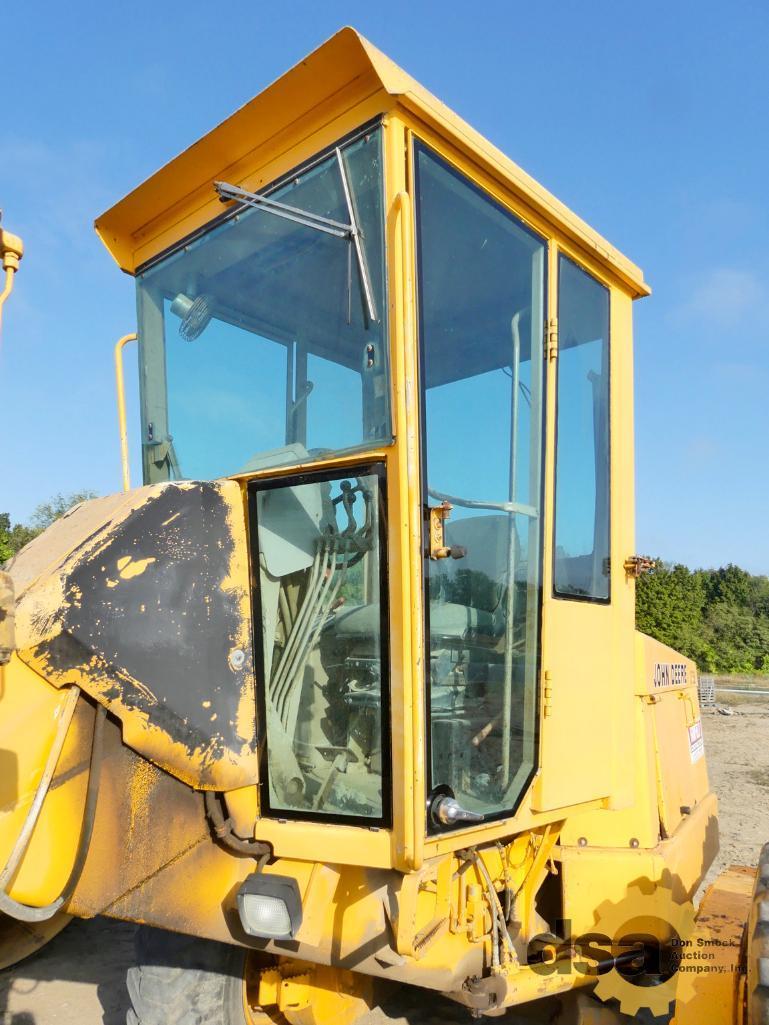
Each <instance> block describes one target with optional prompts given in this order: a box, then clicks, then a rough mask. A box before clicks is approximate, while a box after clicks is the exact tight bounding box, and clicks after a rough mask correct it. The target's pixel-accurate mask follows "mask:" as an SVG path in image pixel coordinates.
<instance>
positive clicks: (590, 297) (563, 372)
mask: <svg viewBox="0 0 769 1025" xmlns="http://www.w3.org/2000/svg"><path fill="white" fill-rule="evenodd" d="M558 302H559V311H558V414H557V440H556V445H557V449H556V486H555V591H556V594H559V595H563V596H564V597H572V598H593V599H599V600H604V601H607V600H608V598H609V553H610V550H609V292H608V289H606V288H604V286H603V285H601V284H599V283H598V282H597V281H596V280H595V278H592V277H590V275H589V274H586V273H585V271H583V270H582V269H581V268H580V267H578V266H577V265H576V264H575V263H573V262H572V261H571V260H569V259H567V258H566V257H565V256H562V257H561V258H560V261H559V269H558Z"/></svg>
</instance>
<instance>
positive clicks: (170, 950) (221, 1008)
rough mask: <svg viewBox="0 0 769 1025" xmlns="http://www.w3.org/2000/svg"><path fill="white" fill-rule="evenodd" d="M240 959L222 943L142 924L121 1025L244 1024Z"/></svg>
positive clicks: (241, 954)
mask: <svg viewBox="0 0 769 1025" xmlns="http://www.w3.org/2000/svg"><path fill="white" fill-rule="evenodd" d="M245 958H246V951H245V950H243V949H242V948H239V947H233V946H230V945H229V944H227V943H217V942H216V941H214V940H202V939H198V938H197V937H194V936H182V935H179V934H178V933H171V932H164V931H163V930H161V929H150V928H147V927H146V926H142V928H140V929H139V931H138V932H137V934H136V967H135V968H129V970H128V975H127V979H126V982H127V985H128V994H129V996H130V998H131V1003H132V1004H133V1010H130V1011H129V1012H128V1014H127V1016H126V1023H127V1025H249V1023H248V1019H247V1018H246V1012H245V1007H244V983H243V977H244V966H245Z"/></svg>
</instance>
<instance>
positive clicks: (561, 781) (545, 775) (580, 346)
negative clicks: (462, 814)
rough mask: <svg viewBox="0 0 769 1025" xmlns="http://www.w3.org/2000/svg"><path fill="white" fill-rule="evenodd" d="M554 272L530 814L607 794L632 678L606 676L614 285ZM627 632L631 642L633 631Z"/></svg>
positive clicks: (609, 662) (613, 629) (610, 624)
mask: <svg viewBox="0 0 769 1025" xmlns="http://www.w3.org/2000/svg"><path fill="white" fill-rule="evenodd" d="M551 273H552V275H553V277H554V278H555V282H554V283H555V293H554V295H553V296H552V298H551V303H553V304H554V305H555V312H556V315H557V320H555V321H553V320H552V319H551V321H550V325H549V327H550V337H549V345H548V354H547V358H548V375H549V387H550V394H551V404H550V416H549V418H548V419H549V423H548V442H549V444H548V451H549V452H552V453H554V456H553V458H551V459H550V460H549V469H550V473H549V479H548V501H547V506H548V509H550V510H552V520H551V527H550V530H549V533H550V538H551V552H550V557H549V558H548V559H546V566H545V574H544V591H545V594H544V602H543V678H542V695H541V714H542V727H541V751H540V771H539V774H538V777H537V779H536V781H535V785H534V791H533V803H534V807H535V809H536V810H542V811H545V810H550V809H554V808H562V807H567V806H569V805H574V804H578V803H581V802H585V801H591V800H594V799H596V798H605V797H608V796H609V795H610V794H611V792H612V764H613V717H614V693H613V692H614V691H616V689H617V686H618V684H619V685H620V686H621V684H622V682H624V683H625V684H626V685H627V687H628V689H629V688H630V683H631V679H632V662H631V663H628V665H627V673H626V675H627V677H628V678H627V679H626V680H624V681H618V680H617V679H616V678H615V676H614V675H613V666H614V665H616V664H617V651H616V643H617V639H618V637H619V632H618V627H619V626H620V623H619V622H618V606H617V590H618V588H619V589H622V588H623V586H624V579H623V580H616V579H615V577H614V576H613V575H612V557H611V556H612V551H611V548H612V545H611V538H612V528H613V526H614V525H613V523H612V515H611V507H612V502H611V496H612V485H613V481H612V474H611V465H612V459H611V444H612V439H611V437H610V435H611V431H610V424H611V420H612V417H611V415H610V404H611V401H612V388H611V366H610V338H609V326H610V318H611V310H610V290H609V289H608V288H607V287H606V286H605V285H604V284H602V283H601V282H600V281H598V280H597V279H596V278H595V277H593V276H591V275H590V274H589V273H588V272H587V271H586V270H585V269H584V268H583V267H582V266H580V265H579V264H578V263H576V262H575V261H574V260H572V259H571V258H569V257H568V256H566V255H565V254H563V253H557V252H553V253H551ZM551 309H553V305H551ZM556 325H557V327H556ZM556 332H557V333H556ZM631 515H632V514H631ZM621 564H622V561H621V560H620V566H621ZM630 631H631V633H630V638H631V643H632V624H631V626H630ZM631 658H632V656H631Z"/></svg>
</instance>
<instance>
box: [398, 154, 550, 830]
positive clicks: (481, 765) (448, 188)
mask: <svg viewBox="0 0 769 1025" xmlns="http://www.w3.org/2000/svg"><path fill="white" fill-rule="evenodd" d="M415 172H416V174H415V181H416V214H417V244H418V246H417V249H418V270H419V320H420V325H419V326H420V383H421V400H422V401H421V405H422V433H423V462H422V476H423V481H422V496H423V503H424V512H425V531H424V536H425V561H424V572H425V599H426V600H425V636H426V647H427V652H426V655H427V658H426V673H425V677H426V679H425V697H426V706H427V707H426V713H427V715H426V719H427V734H428V736H427V758H426V768H427V773H426V774H427V791H428V793H427V797H428V831H429V832H431V833H436V832H440V831H442V830H444V829H452V828H462V826H465V827H466V826H467V824H468V823H469V822H472V821H475V822H478V821H479V820H483V821H487V822H488V821H492V820H494V819H499V818H502V817H504V816H506V815H510V814H511V813H513V812H514V811H515V809H516V808H517V807H518V805H519V803H520V801H521V800H522V797H523V795H524V794H525V792H526V790H527V788H528V784H529V782H530V780H531V778H532V775H533V773H534V771H535V768H536V744H537V719H538V715H537V685H538V676H539V655H540V648H539V621H540V607H541V606H540V601H541V568H542V556H541V552H542V544H541V541H542V465H543V459H542V439H543V431H542V425H543V420H542V414H543V408H544V403H543V387H544V374H543V371H544V359H543V354H542V341H543V335H542V325H543V323H544V316H545V291H546V290H545V284H546V264H547V244H546V242H545V240H544V239H543V238H542V237H541V236H539V235H537V234H536V233H535V232H534V231H532V230H531V228H530V227H529V226H528V225H526V224H524V223H523V222H522V221H521V219H520V218H519V217H517V216H516V215H515V214H514V213H513V212H512V211H511V210H510V209H508V208H507V207H506V206H505V205H504V204H502V203H501V202H499V201H498V200H496V199H495V198H494V197H493V196H492V195H490V194H489V193H487V192H485V191H484V190H482V189H481V188H479V187H478V186H477V185H476V184H474V183H473V182H472V181H471V180H470V179H469V178H468V177H467V176H465V175H463V174H461V173H460V172H459V171H458V170H457V169H456V168H455V167H453V166H452V165H450V164H449V163H448V162H446V161H444V160H443V159H442V158H441V157H439V156H438V155H437V154H436V153H434V152H433V151H431V150H429V149H428V148H427V147H426V146H422V145H418V146H417V148H416V153H415ZM446 517H448V518H446ZM436 518H440V519H441V521H442V530H440V529H439V530H438V531H434V530H431V526H433V525H434V524H435V520H436ZM436 533H437V534H441V533H442V535H443V536H442V538H441V539H440V542H439V543H436V542H435V535H436ZM446 796H450V797H453V798H454V799H455V800H456V801H457V802H458V804H459V806H460V809H461V813H462V817H460V818H458V819H455V820H454V821H445V820H444V819H443V818H441V817H440V816H439V815H437V814H436V811H437V809H438V807H439V805H440V802H441V801H442V800H443V799H445V797H446Z"/></svg>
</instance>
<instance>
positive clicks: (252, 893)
mask: <svg viewBox="0 0 769 1025" xmlns="http://www.w3.org/2000/svg"><path fill="white" fill-rule="evenodd" d="M238 915H239V916H240V924H241V925H242V926H243V929H244V931H245V932H246V933H247V934H248V935H249V936H258V937H261V938H262V939H267V940H289V939H293V937H294V936H295V935H296V933H297V930H298V929H299V927H300V925H301V924H302V899H301V896H300V894H299V885H298V883H297V881H296V879H294V878H292V877H291V876H281V875H278V874H277V873H272V872H254V873H252V874H251V875H250V876H248V878H247V879H244V881H243V884H242V886H241V887H240V889H239V890H238Z"/></svg>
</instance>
